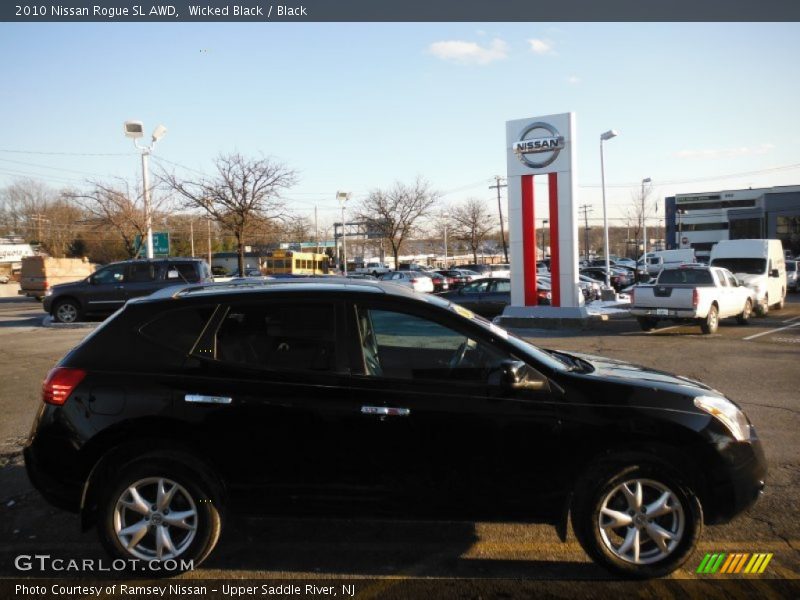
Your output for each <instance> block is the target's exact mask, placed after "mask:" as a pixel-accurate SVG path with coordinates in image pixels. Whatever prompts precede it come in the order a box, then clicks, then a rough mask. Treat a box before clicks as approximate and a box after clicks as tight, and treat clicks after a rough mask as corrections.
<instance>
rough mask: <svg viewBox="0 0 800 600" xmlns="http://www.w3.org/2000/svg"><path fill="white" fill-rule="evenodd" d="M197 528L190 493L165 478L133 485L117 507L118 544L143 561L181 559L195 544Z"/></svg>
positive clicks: (145, 480)
mask: <svg viewBox="0 0 800 600" xmlns="http://www.w3.org/2000/svg"><path fill="white" fill-rule="evenodd" d="M197 526H198V516H197V507H196V506H195V503H194V500H193V499H192V497H191V495H190V494H189V492H187V491H186V489H185V488H184V487H183V486H181V485H180V484H178V483H177V482H175V481H172V480H170V479H167V478H164V477H148V478H146V479H140V480H138V481H136V482H135V483H132V484H131V485H130V486H128V487H127V488H126V489H125V490H123V492H122V494H121V495H120V497H119V498H118V499H117V502H116V505H115V507H114V532H115V534H116V536H117V541H118V542H119V543H120V545H121V546H122V547H123V548H125V549H126V551H127V552H129V553H130V554H131V555H133V556H135V557H136V558H139V559H142V560H148V561H149V560H168V559H174V558H176V557H178V556H180V555H181V554H183V553H184V552H185V551H186V549H187V548H188V547H189V545H190V544H191V543H192V540H194V537H195V533H196V532H197Z"/></svg>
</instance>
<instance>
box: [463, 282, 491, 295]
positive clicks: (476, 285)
mask: <svg viewBox="0 0 800 600" xmlns="http://www.w3.org/2000/svg"><path fill="white" fill-rule="evenodd" d="M488 287H489V282H488V281H485V280H479V281H475V282H473V283H470V284H469V285H465V286H464V293H465V294H480V293H481V292H485V291H486V290H487V288H488Z"/></svg>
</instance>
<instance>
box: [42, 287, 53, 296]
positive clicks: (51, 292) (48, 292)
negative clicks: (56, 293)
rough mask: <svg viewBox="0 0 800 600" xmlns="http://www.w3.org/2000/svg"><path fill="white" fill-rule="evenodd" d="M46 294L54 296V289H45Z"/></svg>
mask: <svg viewBox="0 0 800 600" xmlns="http://www.w3.org/2000/svg"><path fill="white" fill-rule="evenodd" d="M44 295H45V296H52V295H53V290H51V289H50V288H48V289H46V290H45V291H44Z"/></svg>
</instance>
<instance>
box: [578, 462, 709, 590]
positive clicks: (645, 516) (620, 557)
mask: <svg viewBox="0 0 800 600" xmlns="http://www.w3.org/2000/svg"><path fill="white" fill-rule="evenodd" d="M592 472H593V478H592V479H589V480H588V481H584V482H582V483H583V484H584V485H581V486H579V487H578V488H577V490H576V493H575V497H574V501H573V505H572V524H573V529H574V530H575V535H576V537H577V538H578V541H579V542H580V544H581V546H582V547H583V549H584V550H585V551H586V553H587V554H588V555H589V556H590V557H591V558H592V559H593V560H594V561H595V562H597V563H598V564H600V565H601V566H603V567H604V568H606V569H608V570H609V571H611V572H613V573H615V574H618V575H622V576H625V577H630V578H636V579H645V578H651V577H662V576H664V575H668V574H669V573H672V572H673V571H675V570H676V569H678V567H680V566H681V565H682V564H683V563H684V562H685V561H686V560H687V559H688V558H689V556H690V555H691V553H692V552H693V551H694V549H695V546H696V545H697V540H698V539H699V537H700V533H701V531H702V521H703V518H702V509H701V507H700V502H699V501H698V499H697V497H696V496H695V495H694V494H693V493H692V491H691V490H689V489H688V488H686V487H685V486H684V485H682V484H681V483H679V482H678V480H677V479H675V478H673V477H672V476H671V475H669V474H668V473H667V471H666V470H665V469H664V468H662V467H660V466H656V465H648V464H638V465H628V466H621V465H616V466H614V465H609V466H608V467H607V468H601V469H599V470H594V469H593V470H592Z"/></svg>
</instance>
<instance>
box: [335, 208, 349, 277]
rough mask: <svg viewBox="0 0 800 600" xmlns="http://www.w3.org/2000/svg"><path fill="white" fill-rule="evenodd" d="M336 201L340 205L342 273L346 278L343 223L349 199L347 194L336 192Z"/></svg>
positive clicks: (345, 243)
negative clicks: (345, 206)
mask: <svg viewBox="0 0 800 600" xmlns="http://www.w3.org/2000/svg"><path fill="white" fill-rule="evenodd" d="M336 199H337V200H338V201H339V203H340V204H341V205H342V271H343V273H344V276H345V277H347V242H346V241H345V239H346V237H347V233H346V231H345V229H346V227H345V222H344V205H345V203H346V202H347V201H348V200H349V199H350V193H349V192H336Z"/></svg>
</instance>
